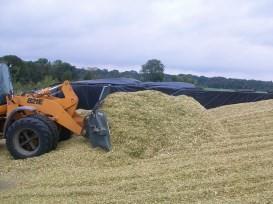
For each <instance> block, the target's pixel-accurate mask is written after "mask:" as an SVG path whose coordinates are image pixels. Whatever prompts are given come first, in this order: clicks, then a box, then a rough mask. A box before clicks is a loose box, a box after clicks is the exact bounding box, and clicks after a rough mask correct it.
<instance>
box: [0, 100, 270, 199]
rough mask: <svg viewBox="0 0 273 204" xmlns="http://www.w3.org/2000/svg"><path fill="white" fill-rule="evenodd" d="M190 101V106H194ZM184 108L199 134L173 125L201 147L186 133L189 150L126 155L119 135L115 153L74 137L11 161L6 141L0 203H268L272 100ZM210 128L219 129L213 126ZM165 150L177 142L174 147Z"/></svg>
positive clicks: (0, 153) (1, 149)
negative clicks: (46, 150)
mask: <svg viewBox="0 0 273 204" xmlns="http://www.w3.org/2000/svg"><path fill="white" fill-rule="evenodd" d="M120 97H124V96H120ZM117 100H120V98H119V97H118V99H117ZM182 100H186V101H188V99H185V98H184V99H182ZM113 102H115V101H113ZM135 102H136V101H135ZM188 102H189V101H188ZM189 103H190V104H191V105H192V106H191V107H192V108H194V107H195V105H194V104H192V103H191V102H189ZM114 104H115V103H114ZM114 104H110V106H111V107H112V108H113V109H112V111H113V110H116V109H115V105H114ZM108 105H109V104H108ZM116 108H118V107H116ZM143 108H144V107H143ZM176 108H177V107H176ZM182 108H183V110H185V115H184V118H186V119H188V120H187V121H191V120H192V121H194V120H195V119H196V118H198V117H199V118H200V120H202V121H203V123H202V124H205V125H203V126H202V128H201V129H200V130H198V131H197V132H196V131H195V132H194V131H193V129H194V130H195V129H196V127H195V126H194V123H190V122H189V124H187V125H188V126H190V127H193V128H192V129H190V128H187V127H186V126H184V125H185V124H184V123H183V124H180V123H178V120H177V121H176V120H175V121H176V122H177V123H176V124H175V126H177V125H181V126H183V128H185V132H187V133H188V134H189V135H191V134H192V135H193V136H194V137H192V140H194V141H198V140H199V139H200V138H197V136H198V135H201V136H205V137H208V138H209V139H207V140H205V139H204V138H203V139H200V141H201V142H202V144H199V143H198V142H197V144H196V143H195V142H190V141H188V139H187V138H184V137H186V136H187V134H186V135H184V134H182V135H181V139H180V140H183V141H188V142H189V143H192V145H190V147H188V146H187V145H183V144H181V148H179V145H175V144H172V143H170V144H168V146H164V145H162V146H161V149H153V151H152V152H150V151H148V149H149V147H150V145H148V146H145V148H146V147H147V149H144V150H141V151H140V154H131V153H132V152H130V151H129V150H128V148H126V147H127V146H128V145H129V146H130V145H132V144H126V147H123V146H122V144H121V143H120V138H117V137H115V138H117V140H116V139H113V140H114V141H113V143H114V144H116V146H118V147H120V149H121V150H117V149H115V148H114V150H113V152H111V153H107V154H105V153H103V152H101V151H97V150H96V151H94V150H93V149H91V148H90V147H89V143H88V142H87V141H86V139H85V138H82V137H74V138H72V139H71V140H69V141H67V142H62V143H60V144H59V147H58V149H57V150H56V151H53V152H51V153H49V154H46V155H43V156H41V157H38V158H33V159H28V160H20V161H14V160H12V159H11V158H10V156H9V154H8V152H7V151H6V149H5V146H4V143H3V142H4V141H1V142H0V202H1V203H16V202H17V203H22V202H25V203H56V202H63V203H76V202H79V203H83V202H89V203H90V202H93V203H183V202H184V203H189V202H192V203H271V202H272V200H273V171H272V170H273V148H272V147H273V137H272V135H273V101H266V102H258V103H251V104H242V105H233V106H227V107H222V108H218V109H214V110H211V111H205V110H202V109H198V111H197V112H196V111H192V110H186V107H182ZM196 108H197V106H196V107H195V108H194V109H196ZM120 111H122V110H120ZM126 111H128V110H126ZM154 111H159V112H160V111H162V110H161V109H159V110H154ZM169 112H171V110H169ZM125 113H126V112H120V114H125ZM108 114H110V120H112V121H111V122H112V127H113V126H114V127H115V125H114V124H113V121H115V120H114V119H112V118H113V117H112V116H113V115H112V114H113V113H112V112H111V111H110V112H109V113H108ZM143 114H144V113H143ZM179 114H181V113H179ZM128 115H129V113H128ZM136 116H137V115H135V117H136ZM150 116H151V115H149V116H147V117H150ZM214 118H216V119H217V120H218V121H220V123H221V124H222V126H223V127H224V129H226V130H227V131H225V130H222V129H221V127H220V126H219V125H218V124H217V122H214V121H213V122H212V123H209V121H208V120H210V119H211V120H214ZM127 119H128V118H127ZM135 119H139V118H135ZM181 120H182V119H181ZM119 122H122V121H119ZM158 122H159V121H158ZM123 123H124V121H123V122H122V124H123ZM115 124H116V122H115ZM197 124H198V123H197ZM210 124H212V125H216V126H217V128H216V129H213V128H212V127H210ZM127 125H130V124H128V123H127ZM131 125H132V126H135V125H136V124H131ZM140 125H141V126H143V124H140ZM168 125H170V124H168ZM198 125H199V124H198ZM115 128H117V127H115ZM162 128H164V127H162ZM129 129H131V128H129ZM208 129H210V130H209V131H208ZM119 131H120V130H119ZM124 131H128V130H124ZM144 131H147V130H146V129H145V130H144ZM175 131H177V130H175ZM214 131H215V134H214V133H213V132H214ZM163 132H164V131H163ZM167 133H168V132H164V134H167ZM219 133H221V134H219ZM113 134H114V135H115V134H117V133H115V132H114V133H113ZM119 134H122V132H119ZM146 134H148V133H146ZM151 134H153V132H152V130H151ZM164 134H162V137H163V136H164ZM177 134H178V135H179V133H177ZM208 134H210V135H208ZM189 135H188V136H189ZM178 140H179V138H178ZM132 141H134V144H133V145H132V146H131V147H133V146H134V145H136V146H137V148H135V149H134V151H133V152H134V153H135V151H137V152H138V150H139V149H138V148H139V146H138V145H139V144H140V142H144V143H146V142H147V141H146V140H144V141H143V140H141V141H138V140H134V138H132ZM161 141H162V138H161V136H158V138H157V139H155V140H152V142H153V143H154V144H156V145H158V144H160V142H161ZM176 143H178V144H179V143H180V142H179V141H177V142H176ZM169 145H171V146H172V145H174V149H173V150H172V148H171V146H169Z"/></svg>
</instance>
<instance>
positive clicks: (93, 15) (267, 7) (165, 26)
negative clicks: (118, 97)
mask: <svg viewBox="0 0 273 204" xmlns="http://www.w3.org/2000/svg"><path fill="white" fill-rule="evenodd" d="M0 5H1V7H0V8H1V13H0V56H2V55H7V54H15V55H18V56H19V57H21V58H23V59H27V60H36V59H37V58H40V57H45V58H48V59H50V60H55V59H61V60H64V61H67V62H70V63H71V64H73V65H77V66H95V65H97V66H102V67H107V68H116V67H119V68H120V70H125V69H131V68H133V69H136V70H139V67H140V65H142V64H144V63H145V62H146V61H147V60H148V59H151V58H157V59H160V60H161V61H162V62H163V64H165V65H166V72H167V73H192V74H198V75H206V76H226V77H235V78H248V79H251V78H254V79H262V80H273V1H272V0H77V1H72V0H42V1H38V0H0Z"/></svg>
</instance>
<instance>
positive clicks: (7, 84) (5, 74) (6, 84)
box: [0, 64, 13, 96]
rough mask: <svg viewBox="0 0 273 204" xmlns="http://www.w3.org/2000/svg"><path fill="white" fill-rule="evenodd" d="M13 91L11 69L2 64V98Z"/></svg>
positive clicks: (0, 92) (0, 74)
mask: <svg viewBox="0 0 273 204" xmlns="http://www.w3.org/2000/svg"><path fill="white" fill-rule="evenodd" d="M12 90H13V89H12V84H11V78H10V74H9V67H8V66H7V65H6V64H0V96H4V95H7V94H9V93H11V92H12Z"/></svg>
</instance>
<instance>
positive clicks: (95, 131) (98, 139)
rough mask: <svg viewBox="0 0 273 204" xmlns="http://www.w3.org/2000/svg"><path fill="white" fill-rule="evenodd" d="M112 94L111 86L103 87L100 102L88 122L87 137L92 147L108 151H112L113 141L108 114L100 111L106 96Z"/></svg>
mask: <svg viewBox="0 0 273 204" xmlns="http://www.w3.org/2000/svg"><path fill="white" fill-rule="evenodd" d="M109 93H110V86H103V88H102V91H101V94H100V97H99V100H98V102H97V103H96V105H95V107H94V109H93V111H92V113H91V114H90V115H89V117H88V118H87V120H86V124H85V125H86V135H85V136H86V137H87V138H88V139H89V141H90V143H91V145H92V147H94V148H96V147H100V148H102V149H104V150H106V151H110V150H111V148H112V146H111V140H110V130H109V126H108V122H107V117H106V114H105V113H104V112H103V111H101V110H99V107H100V106H101V105H102V103H103V101H104V99H105V98H106V96H107V95H108V94H109Z"/></svg>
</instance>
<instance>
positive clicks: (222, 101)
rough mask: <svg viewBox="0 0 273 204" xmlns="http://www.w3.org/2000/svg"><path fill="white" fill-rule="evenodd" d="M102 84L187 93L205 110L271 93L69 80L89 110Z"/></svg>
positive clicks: (174, 84)
mask: <svg viewBox="0 0 273 204" xmlns="http://www.w3.org/2000/svg"><path fill="white" fill-rule="evenodd" d="M105 85H107V86H111V93H114V92H135V91H143V90H157V91H161V92H163V93H166V94H169V95H174V96H179V95H187V96H191V97H193V98H194V99H195V100H197V101H198V102H199V103H200V104H201V105H203V106H204V107H205V108H208V109H209V108H215V107H219V106H223V105H230V104H236V103H245V102H256V101H261V100H267V99H273V94H271V93H255V92H226V91H205V90H202V89H199V88H196V87H195V86H194V85H193V84H189V83H183V82H140V81H138V80H134V79H126V78H121V79H120V78H119V79H99V80H88V81H78V82H73V83H72V86H73V89H74V91H75V92H76V94H77V95H78V97H79V108H82V109H92V108H93V107H94V105H95V104H96V103H97V101H98V99H99V96H100V93H101V90H102V87H103V86H105Z"/></svg>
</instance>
